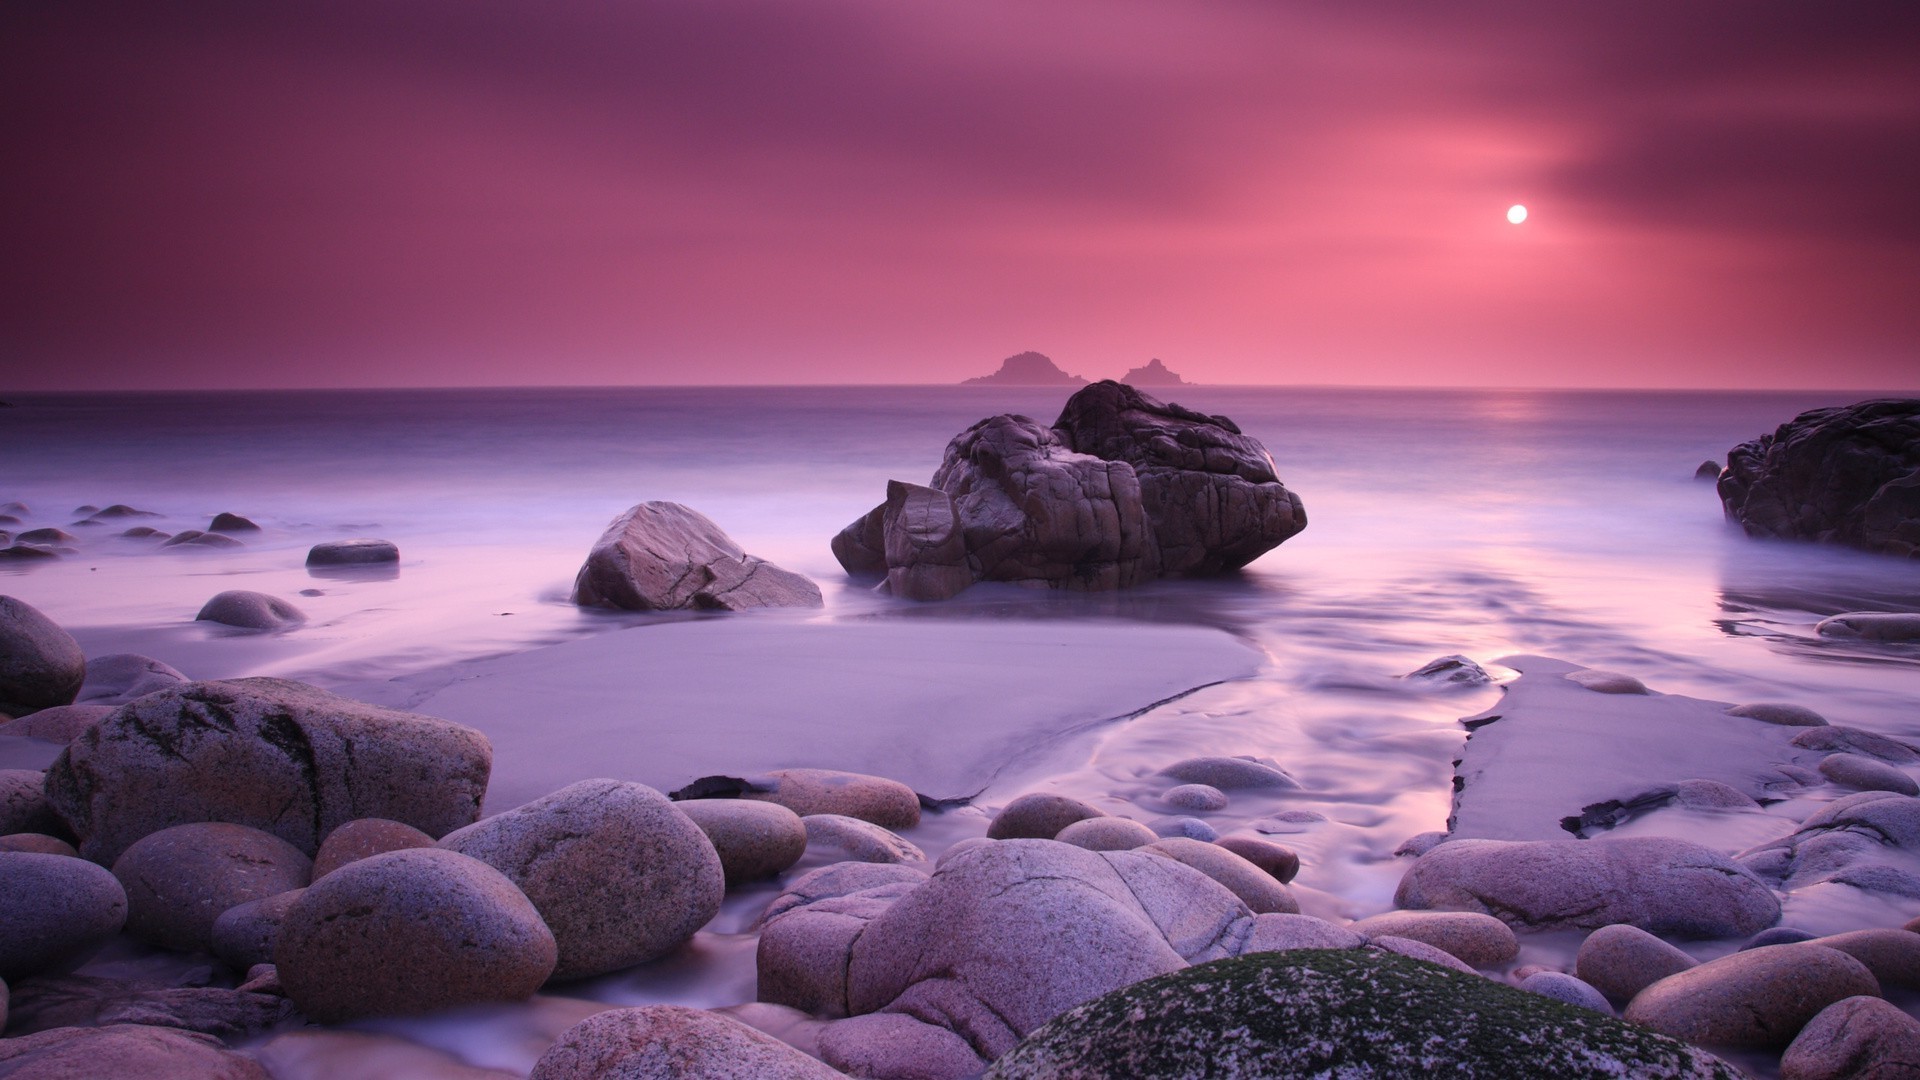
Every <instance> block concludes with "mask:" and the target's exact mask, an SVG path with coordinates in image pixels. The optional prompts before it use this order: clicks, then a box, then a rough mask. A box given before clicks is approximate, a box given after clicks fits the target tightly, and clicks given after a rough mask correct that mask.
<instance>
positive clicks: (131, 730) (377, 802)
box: [46, 679, 493, 863]
mask: <svg viewBox="0 0 1920 1080" xmlns="http://www.w3.org/2000/svg"><path fill="white" fill-rule="evenodd" d="M492 765H493V751H492V748H491V746H490V745H489V744H488V742H487V738H486V736H484V735H482V734H480V733H479V732H477V731H475V730H473V729H472V728H468V727H463V726H461V725H459V724H454V723H450V722H448V721H445V720H437V719H434V718H432V717H427V716H416V715H414V714H412V713H403V712H396V711H393V710H391V709H382V708H379V707H377V706H373V705H368V704H365V703H363V702H358V701H352V700H349V699H347V698H343V697H338V696H336V695H333V694H329V693H327V692H326V691H324V690H319V689H316V688H315V687H311V686H308V685H306V684H304V683H297V682H290V681H287V680H285V679H233V680H229V681H224V682H195V683H187V684H186V685H184V686H180V687H177V688H174V689H171V690H162V691H160V692H159V693H156V694H149V695H147V696H146V697H143V698H141V699H139V700H138V701H134V702H131V703H129V704H127V705H123V706H121V708H120V709H119V711H117V712H115V713H114V714H113V715H111V716H109V717H107V718H106V719H104V720H101V721H99V722H98V723H96V724H94V725H93V726H92V727H90V728H88V729H86V730H85V731H84V732H82V733H81V734H80V735H79V737H77V738H76V739H74V741H73V742H72V743H70V744H68V746H67V748H66V749H65V750H63V751H61V753H60V756H59V757H58V758H55V759H54V762H53V764H52V765H51V766H50V767H49V768H48V769H47V781H46V791H47V800H48V801H49V802H51V803H52V804H53V807H54V810H55V811H56V812H58V813H59V814H60V816H61V818H62V819H63V820H65V821H66V823H67V826H68V827H69V828H70V829H72V830H73V833H74V835H75V836H77V837H79V838H80V844H79V848H80V852H81V854H83V855H85V856H86V857H87V858H90V859H94V860H96V861H98V862H103V863H111V862H112V861H113V860H114V859H116V858H118V857H119V856H120V853H121V852H123V851H125V850H126V849H127V847H128V846H129V845H131V844H132V843H133V842H134V841H136V840H138V839H140V838H141V837H143V836H145V835H147V834H148V833H153V832H158V831H160V830H161V829H164V828H167V827H168V826H171V825H181V824H185V823H188V822H196V821H228V822H232V823H234V824H237V825H247V826H251V827H253V828H256V829H261V830H263V831H266V832H270V833H272V834H274V835H275V836H278V837H280V838H281V839H283V840H286V841H287V842H288V843H291V844H293V845H294V846H295V847H297V848H299V849H300V850H301V851H303V852H313V851H316V850H318V848H319V845H320V841H321V839H322V838H323V837H325V836H326V835H327V834H328V833H329V832H332V831H333V829H334V828H335V827H336V826H339V825H341V824H343V823H345V822H348V821H352V820H354V819H355V818H366V817H380V818H389V819H392V820H394V821H401V822H405V823H406V824H408V825H412V826H413V827H414V828H417V829H420V830H421V831H423V832H425V833H427V834H428V835H431V836H444V835H445V834H446V833H448V832H450V831H452V830H453V829H456V828H459V827H460V826H462V825H469V824H472V823H473V821H474V820H475V819H476V818H478V817H479V815H480V800H481V797H482V796H483V795H484V794H485V793H486V789H487V778H488V775H489V773H490V772H491V771H492Z"/></svg>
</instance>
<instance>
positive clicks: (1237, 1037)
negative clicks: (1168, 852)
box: [986, 949, 1740, 1080]
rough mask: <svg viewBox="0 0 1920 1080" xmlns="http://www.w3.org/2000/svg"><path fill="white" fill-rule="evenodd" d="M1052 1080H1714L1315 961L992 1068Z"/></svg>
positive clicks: (1128, 1003) (1599, 1026)
mask: <svg viewBox="0 0 1920 1080" xmlns="http://www.w3.org/2000/svg"><path fill="white" fill-rule="evenodd" d="M986 1075H987V1078H988V1080H1040V1078H1042V1077H1048V1078H1051V1077H1065V1076H1077V1077H1123V1076H1124V1077H1148V1076H1152V1077H1202V1076H1204V1077H1208V1078H1210V1080H1255V1078H1267V1077H1295V1076H1300V1077H1304V1076H1382V1077H1386V1076H1426V1075H1432V1076H1448V1077H1463V1078H1471V1077H1480V1078H1485V1080H1512V1078H1514V1077H1536V1076H1538V1077H1548V1076H1551V1077H1556V1078H1560V1080H1573V1078H1593V1080H1599V1078H1602V1077H1606V1078H1613V1077H1620V1076H1632V1077H1635V1078H1637V1080H1653V1078H1661V1077H1671V1078H1678V1077H1690V1078H1691V1077H1701V1078H1704V1077H1713V1078H1717V1080H1736V1078H1738V1077H1739V1076H1740V1073H1739V1072H1738V1071H1737V1070H1735V1069H1733V1068H1732V1067H1730V1066H1728V1065H1726V1064H1725V1063H1723V1062H1721V1061H1719V1060H1718V1059H1717V1058H1714V1057H1712V1056H1710V1055H1708V1054H1706V1053H1704V1052H1702V1051H1699V1050H1695V1049H1694V1048H1692V1047H1690V1046H1687V1045H1686V1044H1684V1043H1681V1042H1678V1041H1676V1040H1674V1039H1670V1038H1667V1037H1665V1036H1662V1035H1656V1034H1654V1033H1652V1032H1649V1031H1646V1030H1645V1029H1642V1028H1637V1027H1634V1026H1633V1025H1631V1024H1624V1023H1621V1022H1620V1021H1618V1020H1615V1019H1613V1018H1612V1017H1609V1016H1604V1015H1601V1014H1599V1013H1597V1012H1594V1011H1592V1010H1590V1009H1581V1008H1575V1007H1573V1006H1570V1005H1565V1004H1562V1003H1561V1002H1558V1001H1554V1000H1551V999H1549V998H1546V997H1542V996H1540V995H1536V994H1529V993H1525V992H1523V991H1520V990H1516V989H1513V988H1512V987H1508V986H1502V985H1499V984H1497V983H1494V982H1492V981H1490V980H1487V979H1483V978H1480V977H1478V976H1474V975H1465V974H1461V973H1458V972H1455V971H1450V970H1446V969H1443V968H1440V967H1436V966H1433V965H1431V964H1425V963H1421V962H1419V961H1416V960H1411V959H1407V958H1404V957H1399V956H1394V955H1390V954H1384V953H1379V952H1371V951H1364V950H1321V949H1302V950H1293V951H1289V952H1282V953H1262V954H1258V955H1252V956H1244V957H1240V958H1238V959H1233V960H1221V961H1219V962H1217V963H1210V964H1202V965H1200V966H1198V967H1194V968H1190V969H1188V970H1186V971H1181V972H1176V973H1174V974H1170V975H1165V976H1162V977H1159V978H1154V979H1149V980H1146V981H1144V982H1139V983H1136V984H1134V985H1131V986H1128V987H1126V988H1125V989H1121V990H1118V991H1115V992H1113V993H1110V994H1108V995H1106V996H1105V997H1102V998H1100V999H1098V1000H1096V1001H1091V1002H1088V1003H1086V1004H1084V1005H1081V1006H1080V1007H1078V1008H1075V1009H1073V1010H1071V1011H1069V1012H1067V1013H1065V1014H1064V1015H1062V1016H1060V1017H1058V1018H1056V1019H1054V1020H1053V1021H1052V1022H1050V1023H1048V1024H1047V1025H1046V1026H1045V1027H1043V1028H1041V1029H1040V1030H1038V1031H1036V1032H1034V1033H1033V1034H1032V1035H1030V1036H1029V1037H1028V1038H1027V1039H1026V1041H1024V1042H1022V1043H1021V1044H1020V1045H1019V1046H1018V1047H1017V1048H1015V1049H1014V1050H1013V1051H1012V1052H1011V1053H1009V1054H1007V1055H1006V1056H1005V1057H1003V1058H1001V1059H1000V1060H998V1061H996V1062H995V1063H994V1065H993V1067H992V1068H991V1069H989V1070H987V1074H986Z"/></svg>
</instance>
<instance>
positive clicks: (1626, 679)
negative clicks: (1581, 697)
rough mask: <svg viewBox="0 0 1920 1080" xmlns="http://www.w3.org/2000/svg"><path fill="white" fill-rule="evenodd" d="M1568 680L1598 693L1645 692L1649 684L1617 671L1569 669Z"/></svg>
mask: <svg viewBox="0 0 1920 1080" xmlns="http://www.w3.org/2000/svg"><path fill="white" fill-rule="evenodd" d="M1566 679H1567V681H1568V682H1572V683H1578V684H1580V685H1581V686H1584V687H1586V688H1587V689H1589V690H1591V691H1593V692H1594V693H1596V694H1644V693H1646V692H1647V684H1646V683H1643V682H1641V681H1640V680H1639V679H1636V678H1634V677H1633V676H1631V675H1622V674H1620V673H1619V672H1617V671H1594V670H1591V669H1589V670H1584V671H1569V672H1567V674H1566Z"/></svg>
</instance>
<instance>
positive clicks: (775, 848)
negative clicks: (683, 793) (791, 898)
mask: <svg viewBox="0 0 1920 1080" xmlns="http://www.w3.org/2000/svg"><path fill="white" fill-rule="evenodd" d="M674 805H675V806H677V807H679V809H680V812H681V813H683V814H685V815H687V818H688V820H690V821H692V822H693V823H694V824H695V825H698V826H700V831H701V832H704V833H706V834H707V840H708V841H709V842H710V843H712V844H713V850H714V851H715V852H716V853H718V854H719V856H720V869H721V871H722V873H723V874H724V876H725V878H726V882H727V885H728V887H732V886H734V885H740V884H744V883H745V882H749V881H760V880H762V879H764V878H770V877H774V876H777V875H778V874H779V873H780V872H781V871H783V870H785V869H787V868H788V867H790V866H792V865H793V864H794V863H797V862H799V861H800V858H801V856H803V855H805V854H806V853H807V837H808V832H807V826H806V825H805V824H803V823H802V819H801V817H800V815H798V814H796V813H794V812H793V811H791V810H789V809H787V808H786V807H784V806H781V805H780V804H778V803H769V802H755V801H754V800H752V799H687V800H685V801H682V802H677V803H675V804H674Z"/></svg>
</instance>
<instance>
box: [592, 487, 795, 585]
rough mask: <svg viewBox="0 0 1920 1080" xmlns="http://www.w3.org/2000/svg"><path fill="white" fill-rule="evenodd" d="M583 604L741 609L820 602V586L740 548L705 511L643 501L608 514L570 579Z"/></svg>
mask: <svg viewBox="0 0 1920 1080" xmlns="http://www.w3.org/2000/svg"><path fill="white" fill-rule="evenodd" d="M573 602H574V603H576V604H579V605H580V606H581V607H610V608H623V609H625V610H628V611H671V610H674V609H677V608H700V609H705V610H724V611H739V610H741V609H743V608H755V607H819V606H821V603H822V601H821V598H820V587H819V586H817V585H815V584H814V583H813V582H811V581H809V580H807V579H806V578H804V577H802V576H800V575H799V574H796V573H793V572H792V571H790V570H782V569H781V568H780V567H778V566H775V565H773V564H772V563H770V562H768V561H766V560H765V559H761V558H757V557H755V556H752V555H749V554H747V553H746V552H745V551H743V550H741V548H740V545H739V544H736V543H734V542H733V538H732V537H730V536H728V535H727V534H726V533H725V532H723V531H721V529H720V526H718V525H715V524H714V523H713V521H712V520H711V519H709V518H708V517H707V516H706V515H705V514H702V513H700V512H699V511H697V510H692V509H689V508H688V507H685V506H682V505H680V504H679V503H671V502H644V503H641V504H639V505H638V506H635V507H633V508H631V509H629V510H628V511H627V512H626V513H624V514H621V515H620V516H619V517H617V518H614V519H613V522H612V524H610V525H608V526H607V531H606V532H604V533H602V534H600V539H599V540H596V541H595V542H594V545H593V550H592V551H590V552H588V553H587V561H586V564H585V565H583V566H581V567H580V574H579V576H578V577H576V578H575V579H574V583H573Z"/></svg>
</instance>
